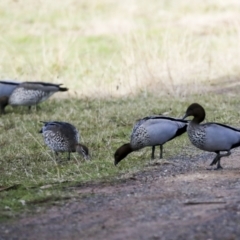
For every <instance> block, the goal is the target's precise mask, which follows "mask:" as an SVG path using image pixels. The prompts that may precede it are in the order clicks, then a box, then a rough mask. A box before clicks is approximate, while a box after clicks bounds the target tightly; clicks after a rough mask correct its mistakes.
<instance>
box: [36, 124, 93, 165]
mask: <svg viewBox="0 0 240 240" xmlns="http://www.w3.org/2000/svg"><path fill="white" fill-rule="evenodd" d="M43 123H44V126H43V127H42V129H41V130H40V133H42V135H43V138H44V142H45V143H46V145H47V146H48V147H49V148H50V149H52V150H53V151H54V152H55V154H56V156H57V157H58V153H59V152H68V160H70V153H71V152H78V153H79V154H81V155H82V156H83V157H84V159H86V160H87V159H89V158H90V157H89V151H88V148H87V147H86V146H85V145H83V144H81V143H79V138H80V137H79V132H78V130H77V129H76V128H75V127H74V126H73V125H72V124H70V123H67V122H58V121H52V122H43Z"/></svg>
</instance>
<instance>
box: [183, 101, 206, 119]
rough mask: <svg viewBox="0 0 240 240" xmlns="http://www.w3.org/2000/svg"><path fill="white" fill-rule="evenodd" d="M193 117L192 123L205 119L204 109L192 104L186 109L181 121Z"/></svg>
mask: <svg viewBox="0 0 240 240" xmlns="http://www.w3.org/2000/svg"><path fill="white" fill-rule="evenodd" d="M189 116H193V120H192V121H193V122H196V123H200V122H202V121H203V120H204V118H205V110H204V108H203V107H202V106H201V105H200V104H198V103H192V104H191V105H190V106H189V107H188V108H187V111H186V113H185V115H184V117H183V119H185V118H187V117H189Z"/></svg>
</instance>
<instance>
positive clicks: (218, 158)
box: [210, 151, 231, 170]
mask: <svg viewBox="0 0 240 240" xmlns="http://www.w3.org/2000/svg"><path fill="white" fill-rule="evenodd" d="M230 155H231V152H230V151H227V153H225V154H220V153H219V152H218V153H217V156H216V157H215V158H214V159H213V161H212V163H211V164H210V166H212V165H214V164H217V168H216V170H219V169H222V168H223V167H222V166H221V164H220V160H221V158H222V157H227V156H230Z"/></svg>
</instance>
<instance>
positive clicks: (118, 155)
mask: <svg viewBox="0 0 240 240" xmlns="http://www.w3.org/2000/svg"><path fill="white" fill-rule="evenodd" d="M187 123H188V122H187V121H185V120H182V119H175V118H170V117H165V116H149V117H145V118H143V119H140V120H138V121H137V122H136V124H135V125H134V127H133V130H132V134H131V140H130V143H125V144H123V145H122V146H121V147H119V148H118V149H117V150H116V152H115V154H114V164H115V165H117V164H118V163H119V162H120V161H121V160H123V159H124V158H125V157H126V156H127V155H128V154H130V153H131V152H133V151H136V150H139V149H141V148H144V147H147V146H151V147H152V156H151V158H152V159H153V158H154V152H155V146H160V158H162V151H163V144H165V143H166V142H168V141H170V140H172V139H174V138H175V137H177V136H180V135H182V134H183V133H185V132H186V129H187Z"/></svg>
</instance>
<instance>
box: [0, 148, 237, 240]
mask: <svg viewBox="0 0 240 240" xmlns="http://www.w3.org/2000/svg"><path fill="white" fill-rule="evenodd" d="M212 157H213V154H208V153H202V154H201V155H198V156H195V157H189V158H186V156H184V157H183V156H179V157H177V158H174V159H169V160H167V161H165V164H158V163H159V161H156V162H155V164H151V165H150V166H148V167H146V170H145V171H143V172H140V173H137V174H133V175H131V176H123V177H122V178H121V179H120V180H118V181H114V182H113V183H92V184H91V183H89V184H85V185H81V186H77V187H74V188H72V189H71V191H73V192H75V193H77V194H79V197H78V198H74V199H69V200H66V201H65V202H64V203H62V204H60V205H56V206H53V207H50V208H48V209H47V210H46V211H45V212H43V213H38V214H36V215H33V216H22V217H21V218H20V219H18V220H14V221H13V222H12V223H11V224H10V223H8V224H2V225H1V226H0V239H31V240H33V239H41V240H43V239H52V240H54V239H57V240H59V239H161V240H163V239H171V240H173V239H178V240H179V239H184V240H185V239H239V236H240V178H239V176H240V161H239V157H240V152H237V151H235V153H234V154H232V155H231V156H230V157H228V158H223V160H222V166H223V167H224V169H223V170H219V171H214V170H212V171H209V170H207V169H206V168H207V167H208V165H209V163H210V162H211V159H212Z"/></svg>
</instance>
